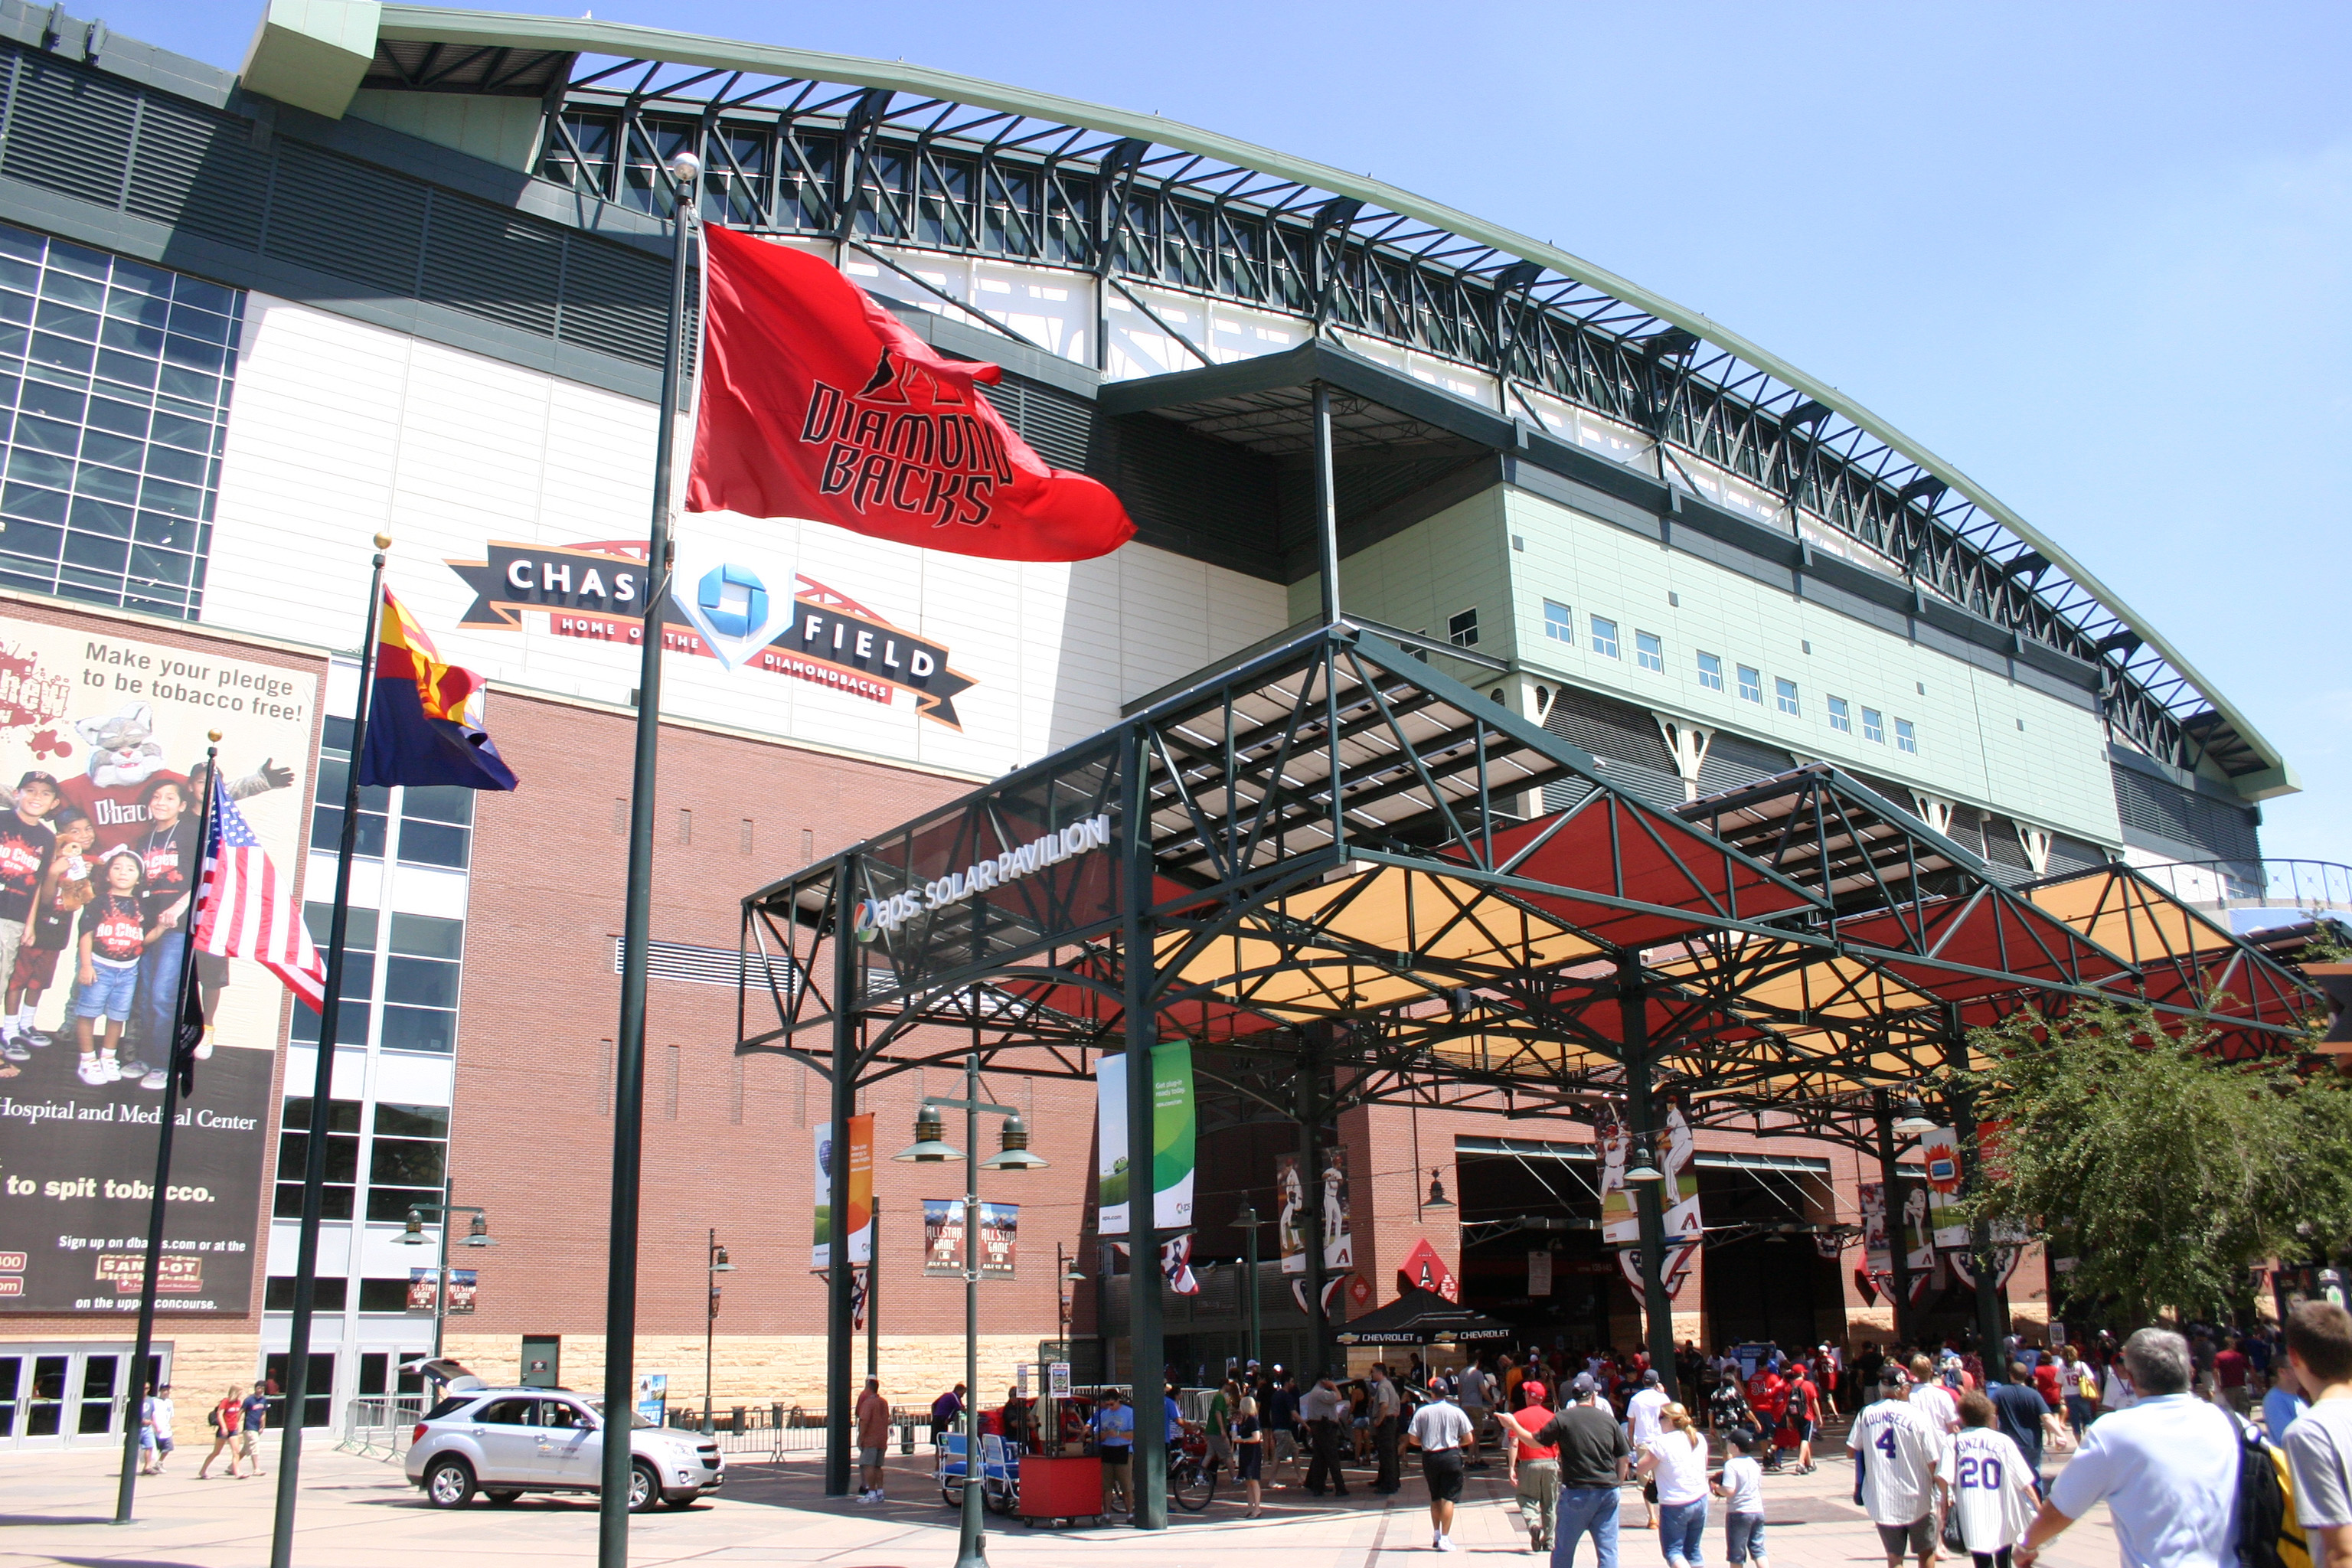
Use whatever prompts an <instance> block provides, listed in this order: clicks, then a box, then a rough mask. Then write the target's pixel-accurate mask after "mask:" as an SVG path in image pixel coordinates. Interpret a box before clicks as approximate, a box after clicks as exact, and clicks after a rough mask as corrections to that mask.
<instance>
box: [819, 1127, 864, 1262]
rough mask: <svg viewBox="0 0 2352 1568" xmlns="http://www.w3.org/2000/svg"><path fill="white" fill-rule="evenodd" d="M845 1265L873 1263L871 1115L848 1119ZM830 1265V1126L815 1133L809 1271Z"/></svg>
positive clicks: (831, 1128) (831, 1211)
mask: <svg viewBox="0 0 2352 1568" xmlns="http://www.w3.org/2000/svg"><path fill="white" fill-rule="evenodd" d="M847 1229H848V1232H849V1261H850V1264H851V1266H852V1267H855V1266H856V1265H857V1264H860V1263H871V1262H873V1261H874V1117H873V1114H872V1112H870V1111H869V1112H868V1113H866V1115H864V1116H853V1117H851V1118H850V1119H849V1224H848V1226H847ZM832 1263H833V1124H832V1123H831V1122H826V1123H824V1124H823V1125H821V1126H819V1127H818V1128H817V1130H816V1245H815V1246H814V1247H810V1248H809V1267H810V1268H830V1267H831V1266H832Z"/></svg>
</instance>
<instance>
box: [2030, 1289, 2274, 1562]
mask: <svg viewBox="0 0 2352 1568" xmlns="http://www.w3.org/2000/svg"><path fill="white" fill-rule="evenodd" d="M2124 1363H2125V1364H2126V1367H2127V1368H2128V1369H2129V1370H2130V1373H2131V1380H2132V1385H2133V1386H2134V1387H2135V1388H2137V1390H2138V1391H2139V1401H2138V1403H2137V1404H2136V1405H2133V1406H2132V1407H2131V1408H2130V1409H2128V1410H2118V1411H2116V1412H2115V1413H2114V1414H2113V1415H2103V1416H2101V1417H2100V1418H2099V1419H2098V1420H2096V1421H2095V1422H2093V1423H2092V1424H2091V1428H2090V1430H2089V1431H2088V1432H2086V1433H2084V1435H2083V1446H2082V1447H2081V1448H2080V1449H2079V1450H2078V1451H2077V1452H2076V1453H2075V1455H2074V1458H2073V1459H2072V1460H2070V1461H2069V1462H2068V1463H2067V1466H2066V1468H2064V1469H2063V1470H2061V1471H2059V1472H2058V1475H2057V1479H2054V1480H2053V1481H2052V1482H2051V1483H2050V1498H2049V1500H2048V1501H2046V1502H2044V1503H2043V1504H2042V1511H2041V1512H2040V1513H2038V1514H2036V1515H2035V1516H2034V1520H2033V1527H2032V1529H2030V1530H2028V1531H2026V1532H2025V1539H2024V1541H2023V1542H2020V1543H2019V1545H2018V1548H2017V1552H2016V1561H2017V1568H2033V1560H2034V1558H2035V1557H2036V1556H2037V1555H2038V1554H2039V1553H2040V1552H2041V1551H2042V1548H2043V1547H2044V1546H2047V1545H2048V1544H2049V1543H2050V1542H2052V1541H2053V1539H2055V1538H2056V1537H2057V1536H2058V1534H2059V1533H2060V1532H2061V1531H2063V1530H2064V1529H2065V1528H2066V1527H2067V1526H2068V1525H2070V1524H2072V1523H2074V1521H2076V1520H2078V1519H2080V1518H2082V1517H2083V1515H2084V1514H2085V1513H2087V1512H2089V1511H2090V1510H2091V1508H2092V1506H2093V1505H2094V1504H2095V1503H2100V1502H2104V1503H2105V1504H2106V1505H2107V1514H2108V1517H2109V1518H2110V1520H2111V1521H2113V1522H2114V1524H2115V1530H2116V1545H2117V1547H2119V1548H2120V1549H2121V1551H2122V1552H2123V1560H2124V1563H2125V1565H2126V1568H2235V1563H2236V1562H2237V1537H2238V1530H2237V1518H2238V1452H2239V1449H2238V1435H2237V1433H2236V1431H2235V1430H2234V1429H2233V1428H2232V1427H2231V1425H2230V1418H2229V1416H2227V1415H2223V1414H2222V1412H2221V1407H2220V1406H2219V1405H2211V1404H2209V1403H2207V1402H2206V1401H2204V1400H2202V1399H2200V1398H2198V1397H2197V1396H2196V1395H2195V1394H2191V1393H2189V1379H2190V1378H2191V1377H2192V1376H2193V1375H2194V1373H2195V1371H2196V1368H2195V1364H2194V1363H2192V1362H2191V1361H2190V1360H2189V1342H2188V1341H2187V1340H2184V1339H2182V1338H2181V1337H2180V1336H2179V1334H2176V1333H2173V1332H2172V1331H2169V1330H2167V1329H2142V1330H2140V1331H2139V1332H2137V1333H2136V1334H2134V1335H2133V1336H2132V1337H2131V1338H2130V1339H2129V1340H2127V1341H2126V1342H2125V1344H2124ZM2297 1425H2298V1426H2300V1425H2301V1423H2297Z"/></svg>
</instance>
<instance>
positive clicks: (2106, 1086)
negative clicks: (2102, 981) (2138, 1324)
mask: <svg viewBox="0 0 2352 1568" xmlns="http://www.w3.org/2000/svg"><path fill="white" fill-rule="evenodd" d="M2172 1022H2173V1025H2174V1027H2175V1029H2176V1030H2177V1031H2178V1032H2177V1033H2174V1034H2168V1033H2166V1032H2165V1030H2164V1029H2163V1028H2161V1027H2158V1021H2157V1018H2156V1016H2155V1015H2153V1014H2152V1013H2150V1012H2148V1011H2147V1009H2145V1008H2134V1007H2126V1006H2116V1005H2106V1006H2099V1007H2093V1008H2086V1009H2084V1010H2082V1011H2079V1012H2076V1013H2074V1014H2072V1015H2069V1016H2067V1017H2065V1018H2063V1019H2062V1020H2061V1021H2059V1022H2057V1023H2054V1024H2053V1023H2049V1022H2047V1021H2045V1020H2042V1019H2040V1018H2036V1017H2032V1016H2024V1015H2021V1016H2017V1017H2013V1018H2011V1020H2009V1021H2008V1022H2007V1023H2005V1024H2003V1025H2001V1026H1998V1027H1995V1028H1990V1029H1979V1030H1977V1031H1975V1032H1974V1034H1973V1035H1972V1041H1973V1043H1974V1044H1975V1046H1976V1047H1977V1049H1978V1051H1979V1053H1980V1054H1981V1056H1982V1058H1988V1059H1987V1060H1986V1062H1985V1066H1984V1067H1983V1068H1982V1069H1981V1070H1979V1071H1978V1072H1976V1073H1974V1074H1972V1075H1970V1079H1971V1081H1970V1083H1969V1087H1970V1088H1972V1089H1975V1091H1976V1093H1977V1095H1978V1106H1979V1110H1978V1114H1979V1117H1980V1118H1982V1119H1983V1120H1985V1121H1998V1122H2000V1123H2003V1124H2004V1125H2003V1126H2002V1127H2001V1129H2000V1131H1999V1132H1998V1134H1997V1136H1996V1137H1995V1139H1994V1140H1993V1145H1994V1146H1993V1147H1992V1149H1991V1151H1990V1163H1989V1173H1990V1176H1991V1178H1992V1179H1990V1180H1989V1181H1988V1182H1987V1183H1986V1184H1984V1189H1983V1191H1982V1192H1981V1193H1980V1194H1979V1195H1978V1196H1977V1197H1976V1199H1975V1200H1974V1201H1973V1203H1972V1205H1969V1206H1970V1209H1971V1211H1972V1212H1975V1213H1981V1214H1982V1215H1985V1216H1986V1217H1988V1218H1991V1219H2001V1220H2010V1221H2015V1222H2019V1223H2021V1224H2023V1225H2024V1226H2026V1227H2027V1228H2028V1230H2029V1231H2030V1232H2031V1233H2032V1234H2033V1235H2035V1236H2036V1237H2039V1238H2040V1239H2042V1240H2043V1241H2045V1242H2046V1243H2048V1244H2049V1246H2050V1247H2051V1248H2052V1250H2053V1252H2055V1253H2057V1254H2059V1255H2060V1256H2068V1255H2071V1256H2073V1257H2074V1258H2078V1259H2079V1260H2080V1261H2079V1262H2078V1263H2077V1264H2076V1265H2075V1272H2074V1278H2073V1281H2072V1284H2073V1289H2075V1290H2076V1291H2078V1292H2081V1293H2083V1294H2085V1295H2089V1296H2107V1297H2113V1298H2115V1299H2116V1300H2117V1301H2119V1302H2120V1303H2121V1304H2122V1305H2124V1306H2125V1307H2126V1309H2127V1310H2130V1311H2132V1312H2134V1313H2136V1314H2137V1315H2138V1316H2140V1317H2142V1318H2144V1319H2145V1318H2153V1317H2155V1316H2157V1315H2158V1313H2159V1312H2162V1311H2164V1310H2176V1311H2179V1312H2182V1313H2189V1314H2204V1313H2216V1314H2218V1313H2221V1312H2223V1311H2225V1310H2227V1309H2228V1308H2229V1307H2230V1305H2231V1303H2232V1302H2233V1301H2236V1300H2240V1299H2241V1298H2242V1296H2243V1294H2244V1290H2245V1282H2246V1279H2247V1278H2248V1275H2247V1270H2248V1269H2249V1268H2250V1267H2251V1266H2252V1265H2254V1264H2257V1263H2261V1262H2263V1261H2265V1260H2267V1259H2270V1258H2276V1257H2280V1256H2282V1255H2284V1256H2287V1257H2294V1258H2301V1257H2305V1256H2307V1255H2308V1253H2309V1251H2310V1249H2311V1247H2312V1246H2313V1245H2314V1243H2315V1242H2316V1243H2317V1244H2319V1245H2323V1246H2328V1247H2333V1246H2334V1245H2335V1244H2336V1243H2337V1242H2338V1241H2339V1240H2341V1239H2342V1238H2343V1237H2345V1236H2346V1235H2347V1232H2352V1088H2347V1083H2346V1080H2344V1079H2340V1078H2338V1077H2337V1076H2336V1075H2335V1074H2333V1073H2325V1074H2315V1075H2313V1076H2311V1077H2309V1078H2305V1077H2303V1076H2300V1075H2299V1074H2298V1072H2297V1070H2296V1066H2295V1063H2294V1062H2293V1061H2292V1060H2288V1059H2284V1058H2270V1059H2264V1060H2258V1061H2229V1060H2225V1059H2223V1057H2222V1054H2221V1052H2220V1051H2219V1050H2218V1049H2216V1048H2215V1047H2216V1044H2217V1042H2216V1040H2215V1037H2214V1034H2213V1032H2212V1031H2211V1030H2210V1029H2208V1028H2206V1027H2204V1026H2201V1025H2199V1024H2196V1023H2194V1022H2191V1023H2189V1024H2188V1025H2187V1026H2185V1027H2184V1026H2182V1025H2181V1024H2180V1022H2179V1020H2173V1021H2172ZM2299 1227H2302V1228H2299Z"/></svg>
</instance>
